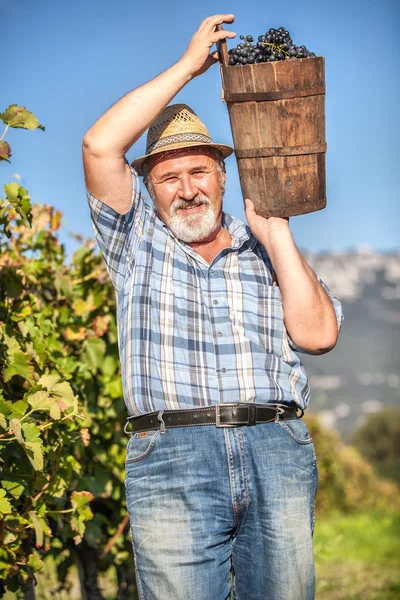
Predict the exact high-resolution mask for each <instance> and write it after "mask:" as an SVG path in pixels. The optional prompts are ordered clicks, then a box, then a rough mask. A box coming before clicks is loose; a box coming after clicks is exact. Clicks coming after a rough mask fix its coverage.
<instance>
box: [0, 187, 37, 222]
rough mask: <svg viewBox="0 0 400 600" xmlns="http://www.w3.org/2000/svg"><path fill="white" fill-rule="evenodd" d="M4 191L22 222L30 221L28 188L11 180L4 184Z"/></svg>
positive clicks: (30, 208)
mask: <svg viewBox="0 0 400 600" xmlns="http://www.w3.org/2000/svg"><path fill="white" fill-rule="evenodd" d="M4 191H5V193H6V196H7V200H8V202H10V204H11V205H12V206H13V208H14V209H15V210H16V211H17V213H18V214H19V215H20V217H22V220H23V222H24V223H28V224H29V225H31V223H32V205H31V199H30V196H29V194H28V190H26V189H25V188H24V187H22V186H21V185H19V184H18V183H16V182H15V181H12V182H11V183H7V184H6V185H5V186H4Z"/></svg>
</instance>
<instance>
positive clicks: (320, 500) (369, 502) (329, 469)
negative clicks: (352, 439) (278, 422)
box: [305, 413, 400, 513]
mask: <svg viewBox="0 0 400 600" xmlns="http://www.w3.org/2000/svg"><path fill="white" fill-rule="evenodd" d="M305 421H306V423H307V427H308V429H309V432H310V435H311V437H312V438H313V442H314V447H315V453H316V456H317V466H318V479H319V484H318V494H317V502H316V511H317V512H318V513H327V512H331V511H338V512H354V511H359V510H370V509H383V510H385V509H388V508H391V509H395V508H397V509H399V510H400V497H399V489H398V487H397V486H396V485H394V484H392V483H390V482H388V481H384V480H381V479H380V478H379V476H378V475H377V474H376V472H375V471H374V469H373V467H372V466H371V465H370V464H369V463H368V462H366V461H365V459H363V458H362V456H361V455H360V453H359V452H358V451H357V450H356V449H355V448H352V447H349V446H345V445H344V444H343V442H342V441H341V440H340V437H339V434H338V433H336V432H335V431H333V430H330V429H326V428H325V427H323V426H321V424H320V422H319V421H318V418H317V417H316V416H315V415H312V414H311V413H308V414H307V413H306V417H305Z"/></svg>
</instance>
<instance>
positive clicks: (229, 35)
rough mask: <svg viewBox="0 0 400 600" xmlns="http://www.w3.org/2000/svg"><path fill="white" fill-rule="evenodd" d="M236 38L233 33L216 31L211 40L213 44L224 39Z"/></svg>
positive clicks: (224, 30)
mask: <svg viewBox="0 0 400 600" xmlns="http://www.w3.org/2000/svg"><path fill="white" fill-rule="evenodd" d="M235 37H236V33H235V32H234V31H227V30H226V29H221V31H216V32H215V33H214V35H213V37H212V38H211V40H212V41H213V43H214V44H215V42H219V40H224V39H226V38H228V39H232V38H235Z"/></svg>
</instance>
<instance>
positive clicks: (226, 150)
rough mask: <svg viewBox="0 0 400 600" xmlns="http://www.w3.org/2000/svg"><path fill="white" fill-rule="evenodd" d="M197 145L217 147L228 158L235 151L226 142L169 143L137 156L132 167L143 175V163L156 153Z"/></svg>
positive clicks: (223, 156)
mask: <svg viewBox="0 0 400 600" xmlns="http://www.w3.org/2000/svg"><path fill="white" fill-rule="evenodd" d="M196 146H204V147H205V148H216V149H217V150H219V151H220V153H221V154H222V158H224V159H225V158H228V156H230V155H231V154H232V152H233V148H232V147H231V146H226V145H225V144H214V143H213V144H206V143H205V142H177V143H176V144H168V146H165V147H164V148H157V150H154V151H153V152H151V153H150V154H145V155H144V156H140V157H139V158H136V159H135V160H134V161H133V162H131V167H133V168H134V169H135V171H136V173H137V174H138V175H143V170H142V168H143V165H144V163H145V161H146V160H147V159H148V158H150V157H151V156H155V155H156V154H161V153H162V152H170V151H171V150H179V148H194V147H196Z"/></svg>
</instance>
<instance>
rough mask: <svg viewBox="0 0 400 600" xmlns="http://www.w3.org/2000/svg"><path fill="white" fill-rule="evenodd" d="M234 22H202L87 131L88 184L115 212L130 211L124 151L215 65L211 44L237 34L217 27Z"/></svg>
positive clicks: (223, 16) (230, 18) (218, 18)
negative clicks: (178, 53)
mask: <svg viewBox="0 0 400 600" xmlns="http://www.w3.org/2000/svg"><path fill="white" fill-rule="evenodd" d="M233 20H234V17H233V15H227V14H221V15H214V16H212V17H208V18H207V19H205V20H204V21H203V22H202V23H201V25H200V27H199V29H198V30H197V32H196V33H195V34H194V35H193V37H192V39H191V41H190V44H189V46H188V48H187V50H186V52H185V53H184V55H183V56H182V58H181V59H180V60H179V61H178V62H177V63H175V64H174V65H173V66H172V67H170V68H169V69H167V70H166V71H164V72H163V73H161V74H160V75H158V76H157V77H155V78H154V79H152V80H151V81H149V82H147V83H145V84H144V85H141V86H140V87H138V88H136V89H135V90H133V91H131V92H129V93H128V94H126V95H125V96H123V97H122V98H121V99H120V100H118V101H117V102H116V103H115V104H114V105H113V106H111V108H109V109H108V110H107V111H106V112H105V113H104V115H102V116H101V117H100V119H98V120H97V121H96V123H95V124H94V125H93V126H92V127H91V128H90V129H89V131H88V132H87V133H86V135H85V137H84V139H83V145H82V149H83V150H82V151H83V164H84V170H85V179H86V185H87V187H88V189H89V190H90V192H91V193H92V194H93V195H94V196H96V197H97V198H99V199H100V200H101V201H102V202H104V203H105V204H108V205H109V206H111V207H112V208H113V209H114V210H115V211H117V212H118V213H120V214H125V213H126V212H127V211H128V210H129V206H130V202H131V196H132V178H131V173H130V169H129V166H128V164H127V161H126V159H125V154H126V152H127V151H128V150H129V149H130V148H131V146H133V144H134V143H135V142H136V141H137V140H138V139H139V137H140V136H141V135H142V134H143V133H144V132H145V131H146V129H147V128H148V127H149V125H150V124H151V123H152V121H153V120H154V119H155V118H156V117H157V116H158V115H159V114H160V112H161V111H162V110H163V109H164V108H165V107H166V106H167V105H168V104H169V102H170V101H171V100H172V99H173V98H174V97H175V96H176V94H177V93H178V92H179V91H180V90H181V89H182V88H183V87H184V85H186V84H187V83H188V82H189V81H190V80H191V79H193V78H194V77H197V76H198V75H201V74H202V73H204V72H205V71H207V69H208V68H209V67H210V66H211V65H212V64H214V63H215V62H217V60H218V55H217V52H210V50H211V47H212V46H213V44H214V43H216V42H217V41H218V40H221V39H223V38H233V37H235V35H236V34H235V33H233V32H231V31H227V30H221V31H218V32H216V31H215V26H216V25H218V24H221V23H232V22H233Z"/></svg>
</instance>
